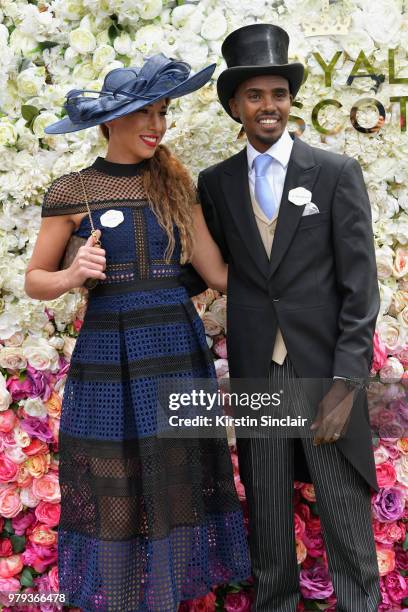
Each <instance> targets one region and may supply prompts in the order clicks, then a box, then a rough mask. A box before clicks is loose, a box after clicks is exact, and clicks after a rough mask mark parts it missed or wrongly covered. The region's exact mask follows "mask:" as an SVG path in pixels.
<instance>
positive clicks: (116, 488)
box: [59, 431, 240, 540]
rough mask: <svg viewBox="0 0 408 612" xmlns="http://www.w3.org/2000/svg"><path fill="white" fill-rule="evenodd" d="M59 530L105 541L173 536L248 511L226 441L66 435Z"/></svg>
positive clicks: (62, 445)
mask: <svg viewBox="0 0 408 612" xmlns="http://www.w3.org/2000/svg"><path fill="white" fill-rule="evenodd" d="M59 478H60V487H61V497H62V499H61V508H62V514H61V520H60V523H59V528H61V529H64V530H71V531H74V532H77V533H83V534H86V535H87V536H90V537H93V538H98V539H102V540H128V539H131V538H134V537H137V536H143V537H148V538H149V539H155V538H164V537H167V536H168V535H169V533H170V531H171V530H172V529H174V528H176V527H180V526H186V525H189V526H194V525H201V524H204V525H205V524H206V523H207V520H208V515H209V514H213V513H229V512H237V511H239V510H240V505H239V501H238V498H237V495H236V491H235V486H234V480H233V475H232V467H231V459H230V454H229V449H228V445H227V443H226V441H225V440H219V439H215V440H211V439H200V440H198V439H158V438H155V437H148V438H142V439H139V438H134V439H129V440H124V441H120V442H115V441H108V440H86V439H79V438H75V437H72V436H69V435H67V434H65V433H64V432H62V431H60V466H59Z"/></svg>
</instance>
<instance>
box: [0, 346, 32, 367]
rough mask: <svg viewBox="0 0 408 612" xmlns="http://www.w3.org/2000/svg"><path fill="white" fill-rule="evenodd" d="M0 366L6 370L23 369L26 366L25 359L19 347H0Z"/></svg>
mask: <svg viewBox="0 0 408 612" xmlns="http://www.w3.org/2000/svg"><path fill="white" fill-rule="evenodd" d="M0 367H1V368H6V369H7V370H24V368H26V367H27V359H26V358H25V357H24V355H23V354H22V349H21V347H14V346H4V347H3V348H0Z"/></svg>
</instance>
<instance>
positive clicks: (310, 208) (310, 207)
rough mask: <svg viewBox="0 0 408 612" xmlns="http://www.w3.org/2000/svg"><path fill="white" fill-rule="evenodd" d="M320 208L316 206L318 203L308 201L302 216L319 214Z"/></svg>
mask: <svg viewBox="0 0 408 612" xmlns="http://www.w3.org/2000/svg"><path fill="white" fill-rule="evenodd" d="M319 212H320V210H319V209H318V207H317V206H316V204H313V202H308V203H307V204H306V206H305V209H304V211H303V213H302V217H307V216H308V215H317V213H319Z"/></svg>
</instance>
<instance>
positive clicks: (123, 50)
mask: <svg viewBox="0 0 408 612" xmlns="http://www.w3.org/2000/svg"><path fill="white" fill-rule="evenodd" d="M113 46H114V47H115V51H116V53H119V55H130V53H131V52H132V39H131V38H130V36H129V34H128V33H127V32H122V33H121V34H120V36H117V37H116V38H115V40H114V41H113ZM113 59H115V58H114V57H113V58H112V60H113ZM112 60H110V61H112Z"/></svg>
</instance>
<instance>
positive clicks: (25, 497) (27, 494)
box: [20, 486, 40, 508]
mask: <svg viewBox="0 0 408 612" xmlns="http://www.w3.org/2000/svg"><path fill="white" fill-rule="evenodd" d="M20 499H21V502H22V504H23V505H24V506H27V507H28V508H35V507H36V506H38V504H39V503H40V500H39V499H38V497H36V496H35V495H34V493H33V490H32V487H31V486H29V487H23V488H22V489H21V490H20Z"/></svg>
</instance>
